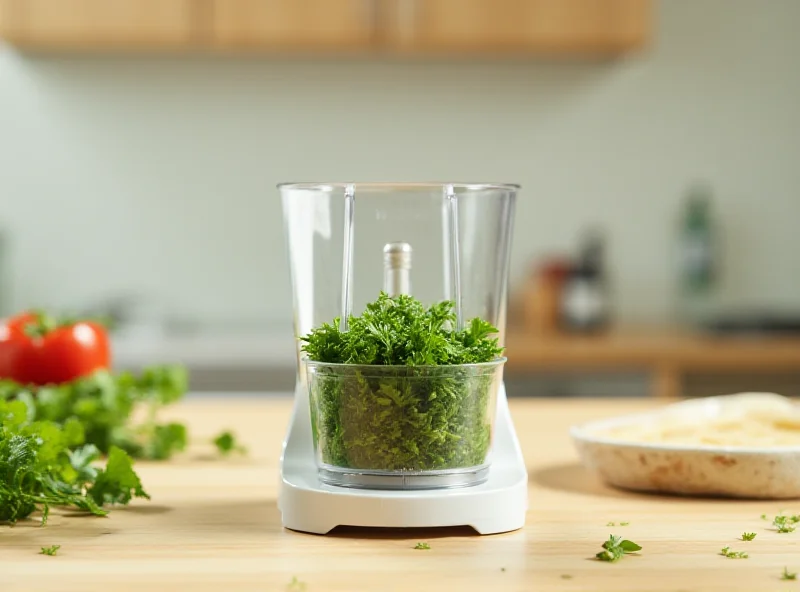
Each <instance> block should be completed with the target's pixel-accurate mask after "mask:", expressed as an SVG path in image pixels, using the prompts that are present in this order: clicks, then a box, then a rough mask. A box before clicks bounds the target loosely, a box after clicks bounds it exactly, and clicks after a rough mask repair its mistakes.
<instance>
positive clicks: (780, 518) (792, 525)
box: [772, 514, 800, 534]
mask: <svg viewBox="0 0 800 592" xmlns="http://www.w3.org/2000/svg"><path fill="white" fill-rule="evenodd" d="M798 522H800V515H797V514H794V515H791V516H786V515H784V514H778V515H777V516H775V517H774V518H773V519H772V526H774V527H775V529H776V530H777V531H778V532H779V533H781V534H785V533H788V532H794V531H795V530H796V529H797V523H798Z"/></svg>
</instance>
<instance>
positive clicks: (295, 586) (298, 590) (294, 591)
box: [286, 576, 306, 592]
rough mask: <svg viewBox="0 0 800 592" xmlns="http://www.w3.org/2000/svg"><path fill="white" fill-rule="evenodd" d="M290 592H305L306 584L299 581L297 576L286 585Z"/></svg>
mask: <svg viewBox="0 0 800 592" xmlns="http://www.w3.org/2000/svg"><path fill="white" fill-rule="evenodd" d="M286 589H287V590H288V591H289V592H303V590H305V589H306V583H305V582H301V581H300V580H298V579H297V576H292V581H291V582H289V583H288V584H287V585H286Z"/></svg>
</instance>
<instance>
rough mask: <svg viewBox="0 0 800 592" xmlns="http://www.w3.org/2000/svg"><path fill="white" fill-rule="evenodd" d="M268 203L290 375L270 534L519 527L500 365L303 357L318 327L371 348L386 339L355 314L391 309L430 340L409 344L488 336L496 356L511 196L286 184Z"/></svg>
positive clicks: (511, 189)
mask: <svg viewBox="0 0 800 592" xmlns="http://www.w3.org/2000/svg"><path fill="white" fill-rule="evenodd" d="M279 190H280V193H281V197H282V201H283V213H284V223H285V230H286V235H287V240H288V246H289V259H290V270H291V277H292V290H293V296H294V333H295V338H296V345H297V370H298V372H297V384H296V388H295V396H294V408H293V411H292V417H291V422H290V425H289V429H288V432H287V435H286V439H285V441H284V446H283V453H282V455H281V483H280V494H279V499H278V506H279V509H280V511H281V515H282V520H283V525H284V526H285V527H287V528H289V529H293V530H299V531H304V532H311V533H319V534H324V533H327V532H330V531H331V530H332V529H334V528H335V527H337V526H340V525H342V526H361V527H439V526H462V525H466V526H470V527H472V528H473V529H474V530H476V531H477V532H478V533H480V534H492V533H499V532H507V531H511V530H516V529H518V528H521V527H522V526H523V525H524V522H525V513H526V510H527V481H528V477H527V472H526V469H525V462H524V459H523V458H522V454H521V451H520V447H519V443H518V441H517V437H516V434H515V432H514V426H513V423H512V421H511V416H510V414H509V411H508V403H507V399H506V392H505V387H504V384H503V381H502V372H503V364H504V362H505V358H503V357H502V354H499V355H497V356H494V357H493V359H490V360H487V361H482V362H480V363H457V362H454V363H448V364H441V365H439V364H437V365H427V364H425V363H414V364H411V363H407V364H402V365H393V364H381V363H372V364H364V363H348V361H347V360H342V361H337V362H335V363H334V362H321V361H318V360H312V359H310V358H309V356H308V355H307V352H306V351H305V350H304V343H305V342H306V341H305V340H306V339H307V336H308V335H309V334H310V333H311V332H312V331H314V330H317V329H319V328H320V327H323V326H324V325H325V324H326V323H327V324H328V325H329V326H330V327H334V325H335V327H334V328H333V329H332V330H333V331H335V332H341V333H344V332H347V331H348V330H350V329H351V328H352V330H354V331H355V330H361V331H367V332H373V333H375V334H376V335H379V334H380V332H381V331H384V330H389V329H387V328H386V327H382V326H373V325H370V324H369V323H367V322H361V321H360V320H359V318H360V315H362V314H363V315H364V316H363V317H361V318H363V319H367V318H368V315H370V314H383V315H384V317H380V318H386V317H385V315H387V314H389V315H391V314H397V315H402V314H406V312H407V311H412V312H413V313H414V315H416V316H414V317H413V318H415V319H418V322H425V323H430V326H431V331H430V332H426V330H424V328H423V330H419V331H417V333H416V335H418V336H422V339H423V340H424V338H425V335H428V334H430V335H433V334H434V333H435V328H434V325H436V324H437V322H438V323H439V325H436V326H442V327H443V329H442V330H444V331H452V333H447V334H448V335H450V334H455V333H456V332H459V335H461V336H462V338H463V340H464V341H465V342H467V343H475V342H476V340H478V339H479V338H480V337H481V335H482V330H483V329H484V328H486V327H490V328H491V327H493V328H495V329H496V330H497V334H496V335H494V336H493V337H497V339H498V342H499V343H500V344H502V343H503V337H504V333H505V324H506V299H507V284H508V266H509V255H510V244H511V226H512V220H513V213H514V201H515V199H516V194H517V191H518V187H517V186H515V185H505V184H459V183H398V184H391V183H287V184H282V185H279ZM426 310H427V311H428V312H425V311H426ZM442 311H444V312H442ZM447 311H449V316H447V317H446V320H442V319H443V318H445V316H444V315H445V313H446V312H447ZM440 313H441V314H440ZM423 314H425V315H427V316H423ZM376 318H377V317H376ZM409 318H411V317H409ZM419 319H422V320H419ZM437 319H438V321H437ZM359 322H361V324H360V325H357V323H359ZM351 324H352V327H350V325H351ZM330 327H329V328H330ZM425 327H427V325H425ZM473 334H474V335H473ZM351 335H356V334H355V333H352V334H351ZM412 345H413V344H411V345H408V347H412ZM412 349H413V348H412Z"/></svg>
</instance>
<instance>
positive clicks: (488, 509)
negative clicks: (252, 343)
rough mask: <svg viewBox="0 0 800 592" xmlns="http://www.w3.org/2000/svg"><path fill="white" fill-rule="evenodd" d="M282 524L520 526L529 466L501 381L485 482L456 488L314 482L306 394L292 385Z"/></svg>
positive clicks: (490, 530)
mask: <svg viewBox="0 0 800 592" xmlns="http://www.w3.org/2000/svg"><path fill="white" fill-rule="evenodd" d="M278 508H279V509H280V511H281V515H282V519H283V525H284V526H285V527H286V528H290V529H292V530H299V531H303V532H311V533H316V534H325V533H328V532H330V531H331V530H333V529H334V528H336V527H337V526H366V527H388V528H409V527H438V526H471V527H472V528H473V529H475V530H476V531H477V532H478V533H479V534H496V533H500V532H508V531H511V530H517V529H519V528H522V527H523V526H524V525H525V514H526V512H527V509H528V473H527V471H526V469H525V461H524V459H523V458H522V451H521V450H520V447H519V442H518V441H517V435H516V433H515V432H514V425H513V423H512V422H511V415H510V414H509V411H508V400H507V399H506V391H505V387H504V386H503V385H501V387H500V392H499V393H498V397H497V418H496V421H495V434H494V448H493V453H492V465H491V469H490V471H489V479H488V481H487V482H486V483H483V484H481V485H475V486H472V487H463V488H458V489H427V490H416V491H386V490H366V489H349V488H344V487H337V486H334V485H325V484H323V483H320V481H319V478H318V476H317V466H316V462H315V460H314V447H313V443H312V441H311V421H310V418H309V410H308V395H307V393H306V391H305V388H304V387H302V386H301V385H298V388H297V389H296V393H295V400H294V410H293V412H292V421H291V424H290V426H289V431H288V434H287V436H286V440H285V441H284V444H283V453H282V455H281V484H280V494H279V497H278Z"/></svg>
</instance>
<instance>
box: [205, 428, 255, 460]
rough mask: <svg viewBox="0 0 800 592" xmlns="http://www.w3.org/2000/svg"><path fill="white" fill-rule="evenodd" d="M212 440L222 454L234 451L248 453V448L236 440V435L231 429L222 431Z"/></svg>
mask: <svg viewBox="0 0 800 592" xmlns="http://www.w3.org/2000/svg"><path fill="white" fill-rule="evenodd" d="M212 442H213V443H214V446H216V447H217V451H218V452H219V453H220V454H221V455H222V456H227V455H229V454H232V453H234V452H238V453H239V454H246V453H247V448H245V447H244V446H242V445H241V444H239V442H238V441H237V440H236V436H235V435H234V434H233V432H230V431H225V432H222V433H221V434H220V435H219V436H217V437H216V438H214V439H213V440H212Z"/></svg>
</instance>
